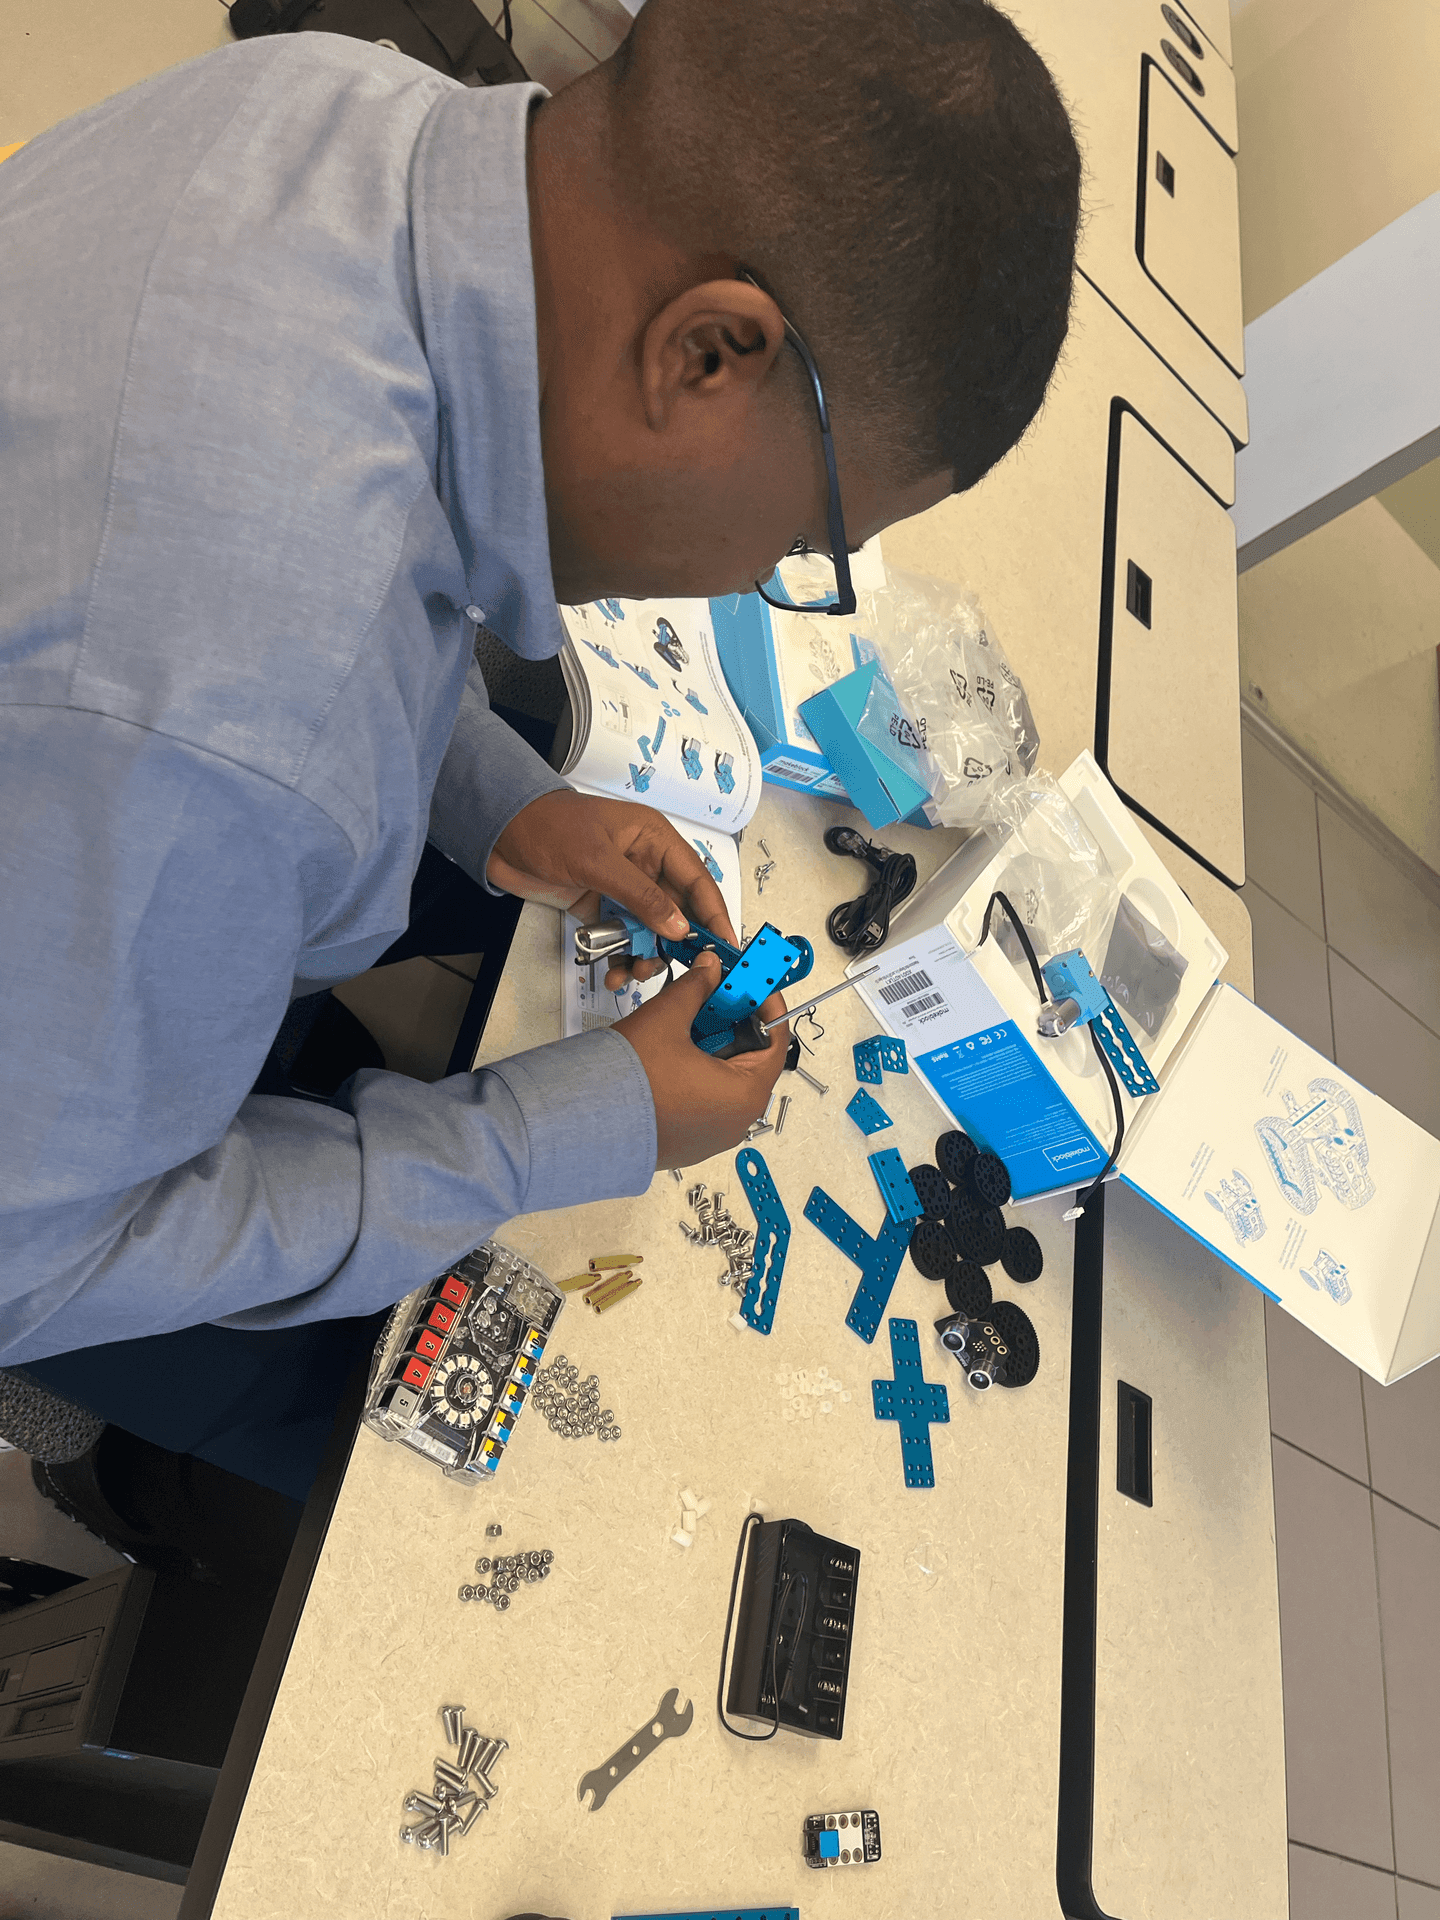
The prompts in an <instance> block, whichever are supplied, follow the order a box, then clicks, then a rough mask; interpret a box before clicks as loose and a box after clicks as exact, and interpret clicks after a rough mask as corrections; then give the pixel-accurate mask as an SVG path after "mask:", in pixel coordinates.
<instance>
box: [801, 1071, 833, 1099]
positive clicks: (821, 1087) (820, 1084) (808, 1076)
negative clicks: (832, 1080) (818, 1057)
mask: <svg viewBox="0 0 1440 1920" xmlns="http://www.w3.org/2000/svg"><path fill="white" fill-rule="evenodd" d="M795 1071H796V1073H798V1074H799V1076H800V1078H801V1079H802V1080H804V1081H806V1082H808V1084H809V1085H810V1086H812V1087H814V1089H815V1091H816V1092H817V1093H828V1092H829V1091H830V1089H829V1088H828V1087H827V1086H826V1085H825V1083H824V1081H823V1080H817V1079H816V1078H815V1076H814V1074H813V1073H807V1072H806V1071H805V1069H804V1067H798V1066H797V1067H796V1069H795Z"/></svg>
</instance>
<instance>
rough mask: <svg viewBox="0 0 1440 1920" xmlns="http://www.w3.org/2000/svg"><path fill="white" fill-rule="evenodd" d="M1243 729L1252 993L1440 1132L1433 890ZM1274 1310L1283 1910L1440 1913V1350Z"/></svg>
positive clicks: (1438, 947)
mask: <svg viewBox="0 0 1440 1920" xmlns="http://www.w3.org/2000/svg"><path fill="white" fill-rule="evenodd" d="M1243 738H1244V756H1245V853H1246V864H1247V868H1248V871H1249V873H1250V882H1249V885H1248V886H1247V887H1246V889H1245V899H1246V903H1247V905H1248V906H1249V909H1250V916H1251V921H1252V924H1253V926H1254V930H1255V998H1256V999H1257V1001H1259V1003H1260V1004H1261V1005H1262V1006H1264V1007H1266V1008H1267V1009H1268V1010H1269V1011H1270V1012H1271V1013H1273V1014H1274V1015H1275V1016H1276V1018H1277V1019H1279V1020H1282V1021H1283V1022H1284V1023H1285V1024H1286V1025H1287V1026H1289V1027H1291V1028H1292V1029H1293V1030H1294V1031H1295V1032H1296V1033H1298V1034H1300V1035H1301V1036H1302V1037H1303V1038H1304V1039H1306V1040H1308V1041H1309V1042H1310V1043H1311V1045H1312V1046H1314V1047H1316V1048H1318V1049H1319V1050H1320V1051H1321V1052H1323V1053H1326V1054H1328V1055H1329V1056H1330V1058H1332V1059H1333V1060H1335V1061H1336V1062H1337V1063H1338V1064H1339V1065H1340V1066H1342V1067H1344V1068H1345V1070H1346V1071H1347V1072H1348V1073H1352V1074H1354V1076H1355V1077H1356V1079H1358V1080H1361V1081H1363V1082H1364V1083H1365V1084H1366V1085H1367V1086H1369V1087H1372V1088H1373V1089H1374V1091H1375V1092H1376V1093H1378V1094H1380V1095H1382V1096H1383V1097H1384V1098H1385V1099H1387V1100H1389V1101H1390V1102H1391V1104H1392V1105H1394V1106H1396V1107H1398V1108H1400V1109H1401V1111H1402V1112H1405V1113H1408V1114H1409V1115H1410V1116H1411V1118H1412V1119H1414V1120H1416V1121H1417V1122H1418V1123H1419V1124H1420V1125H1421V1126H1423V1127H1426V1128H1428V1129H1429V1131H1430V1132H1432V1133H1436V1134H1440V901H1437V899H1436V898H1434V897H1432V896H1431V895H1430V894H1429V893H1427V892H1426V891H1424V890H1423V889H1422V888H1420V887H1419V886H1417V885H1416V884H1415V883H1414V881H1413V880H1412V879H1411V878H1410V876H1408V875H1407V874H1405V873H1403V872H1402V871H1400V870H1399V869H1398V868H1397V867H1396V866H1394V865H1392V864H1391V863H1390V862H1389V861H1387V860H1386V859H1385V858H1384V857H1383V856H1382V855H1381V854H1380V853H1379V851H1378V850H1377V849H1376V847H1375V846H1373V845H1372V844H1371V842H1370V841H1369V840H1367V839H1366V838H1364V837H1363V836H1362V835H1361V834H1360V833H1358V832H1357V831H1356V829H1355V828H1354V827H1353V826H1352V825H1351V824H1350V823H1349V822H1348V821H1346V820H1344V819H1342V818H1341V817H1340V815H1339V814H1338V813H1337V812H1336V811H1335V810H1334V809H1333V808H1332V807H1330V806H1329V805H1328V804H1327V803H1326V802H1325V800H1324V799H1322V798H1320V797H1319V796H1318V795H1317V794H1316V793H1315V791H1314V790H1313V789H1312V788H1311V787H1310V786H1309V785H1308V784H1307V783H1306V782H1305V781H1304V780H1303V779H1302V778H1301V777H1300V776H1299V774H1298V773H1297V772H1296V771H1295V770H1294V769H1293V768H1292V766H1291V765H1290V764H1288V763H1287V762H1286V761H1284V760H1283V759H1281V758H1280V757H1279V756H1277V755H1276V754H1275V753H1273V752H1271V751H1270V750H1269V748H1268V747H1267V746H1266V745H1264V744H1263V743H1262V742H1261V741H1260V740H1259V739H1257V737H1256V736H1255V735H1254V734H1252V733H1251V732H1249V731H1248V730H1247V731H1246V733H1245V734H1244V736H1243ZM1267 1328H1268V1339H1269V1363H1270V1423H1271V1427H1272V1429H1273V1432H1274V1464H1275V1535H1276V1554H1277V1558H1278V1562H1279V1575H1280V1638H1281V1658H1282V1664H1283V1669H1284V1686H1285V1765H1286V1781H1287V1788H1288V1795H1289V1804H1290V1841H1291V1846H1290V1902H1291V1920H1440V1818H1437V1815H1440V1364H1437V1365H1435V1366H1431V1367H1428V1368H1425V1369H1422V1371H1421V1372H1419V1373H1417V1374H1412V1375H1411V1376H1410V1378H1409V1379H1406V1380H1402V1381H1399V1382H1397V1384H1396V1385H1394V1386H1392V1387H1380V1386H1377V1385H1376V1384H1375V1382H1374V1381H1373V1380H1369V1379H1366V1378H1364V1377H1363V1376H1362V1375H1361V1374H1360V1373H1359V1372H1358V1370H1357V1369H1356V1368H1355V1367H1353V1366H1352V1365H1351V1364H1350V1363H1349V1361H1347V1360H1342V1359H1341V1358H1340V1356H1339V1355H1338V1354H1337V1353H1335V1352H1333V1351H1332V1350H1331V1349H1330V1348H1329V1347H1326V1346H1324V1345H1323V1344H1322V1343H1321V1342H1320V1341H1318V1340H1317V1339H1315V1338H1314V1336H1313V1335H1311V1334H1309V1333H1307V1332H1306V1331H1305V1329H1304V1328H1303V1327H1300V1326H1298V1325H1297V1324H1296V1322H1295V1321H1293V1320H1291V1319H1289V1318H1288V1316H1287V1315H1285V1314H1283V1313H1281V1312H1279V1311H1278V1310H1276V1309H1274V1308H1270V1309H1268V1318H1267Z"/></svg>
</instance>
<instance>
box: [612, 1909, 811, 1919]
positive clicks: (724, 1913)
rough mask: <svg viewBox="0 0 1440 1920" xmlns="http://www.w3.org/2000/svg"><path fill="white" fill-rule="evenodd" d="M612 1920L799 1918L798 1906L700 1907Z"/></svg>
mask: <svg viewBox="0 0 1440 1920" xmlns="http://www.w3.org/2000/svg"><path fill="white" fill-rule="evenodd" d="M614 1920H800V1909H799V1907H701V1908H700V1909H699V1910H698V1911H697V1912H694V1913H617V1914H616V1915H615V1916H614Z"/></svg>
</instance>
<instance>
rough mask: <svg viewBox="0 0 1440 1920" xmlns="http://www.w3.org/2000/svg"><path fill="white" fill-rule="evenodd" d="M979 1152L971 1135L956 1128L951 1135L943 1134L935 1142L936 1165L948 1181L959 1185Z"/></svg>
mask: <svg viewBox="0 0 1440 1920" xmlns="http://www.w3.org/2000/svg"><path fill="white" fill-rule="evenodd" d="M979 1151H980V1149H979V1148H978V1147H977V1146H976V1144H975V1142H974V1141H973V1140H972V1139H971V1138H970V1136H969V1134H968V1133H961V1131H960V1129H959V1128H958V1127H956V1128H954V1129H953V1130H952V1131H951V1132H949V1133H942V1134H941V1136H940V1138H939V1139H938V1140H937V1141H936V1142H935V1160H936V1164H937V1165H938V1166H939V1168H940V1171H941V1172H942V1173H943V1174H944V1176H945V1178H946V1179H947V1180H949V1181H952V1182H954V1183H955V1184H956V1185H958V1184H959V1183H960V1181H962V1180H963V1179H964V1178H965V1169H966V1168H967V1167H968V1166H969V1164H970V1162H971V1161H972V1160H973V1159H974V1158H975V1156H976V1154H977V1153H979Z"/></svg>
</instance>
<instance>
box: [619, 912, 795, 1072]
mask: <svg viewBox="0 0 1440 1920" xmlns="http://www.w3.org/2000/svg"><path fill="white" fill-rule="evenodd" d="M600 911H601V916H602V918H604V919H606V920H618V921H619V922H620V923H621V925H622V926H623V927H624V928H625V932H626V935H627V936H628V939H629V951H630V954H631V956H632V958H634V959H636V960H654V959H656V958H657V957H658V958H659V959H661V960H672V961H674V962H675V963H676V964H677V965H679V966H683V967H693V966H694V964H695V962H696V961H697V960H698V959H699V958H700V955H701V954H702V953H707V952H708V953H714V954H716V955H718V956H719V960H720V965H721V967H722V968H723V969H724V971H723V973H722V975H721V978H720V984H719V986H718V987H716V989H715V991H714V992H713V993H712V994H711V996H710V998H709V999H708V1000H707V1001H706V1002H705V1004H704V1006H703V1007H702V1008H701V1009H700V1011H699V1013H697V1014H696V1016H695V1018H694V1020H693V1021H692V1022H691V1025H690V1038H691V1039H692V1040H693V1041H694V1042H695V1045H696V1046H697V1047H699V1048H701V1049H702V1051H704V1052H705V1053H718V1052H719V1051H720V1049H721V1048H722V1047H726V1046H728V1045H729V1044H730V1041H731V1040H732V1039H733V1037H734V1033H735V1023H736V1022H737V1021H738V1020H743V1019H745V1017H746V1016H747V1015H748V1014H751V1013H753V1012H754V1011H755V1009H756V1008H757V1007H758V1006H759V1005H760V1003H761V1001H762V1000H764V999H766V998H768V996H769V995H770V994H772V993H778V992H780V991H782V990H783V989H784V988H785V987H793V986H794V985H795V984H796V983H797V981H800V980H803V979H805V978H806V976H807V975H808V974H809V972H810V969H811V968H812V967H813V966H814V964H815V949H814V948H813V947H812V946H811V944H810V942H809V941H808V940H807V939H805V938H804V936H803V935H801V934H798V933H795V934H790V935H789V936H786V935H785V934H782V933H780V932H779V931H778V930H777V929H776V928H775V927H772V926H771V925H770V923H769V922H768V921H767V922H766V924H765V925H764V926H763V927H762V928H761V929H760V931H759V933H757V934H756V935H755V938H754V939H753V940H751V941H749V942H748V943H747V944H746V945H745V946H744V947H732V946H731V944H730V942H729V941H728V940H722V939H721V938H720V936H719V934H718V933H711V931H710V929H709V928H708V927H702V926H697V925H696V923H695V922H694V921H693V920H692V921H691V922H690V930H689V932H688V933H687V934H686V935H685V936H684V938H683V939H679V940H673V939H671V938H670V937H669V935H667V934H656V933H652V932H651V931H650V929H649V928H648V927H647V926H646V925H645V923H644V922H643V921H642V920H637V919H636V917H635V915H634V914H633V913H630V912H627V910H626V909H625V908H624V907H622V906H621V905H620V904H619V902H618V901H615V900H610V899H602V900H601V902H600Z"/></svg>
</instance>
